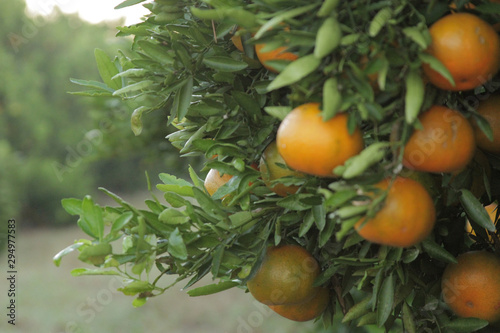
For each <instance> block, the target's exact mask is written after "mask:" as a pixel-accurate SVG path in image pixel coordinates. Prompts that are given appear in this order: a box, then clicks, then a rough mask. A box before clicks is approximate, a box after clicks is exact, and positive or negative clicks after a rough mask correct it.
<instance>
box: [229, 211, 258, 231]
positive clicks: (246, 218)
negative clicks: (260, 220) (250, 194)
mask: <svg viewBox="0 0 500 333" xmlns="http://www.w3.org/2000/svg"><path fill="white" fill-rule="evenodd" d="M253 218H254V217H253V214H252V213H251V212H248V211H242V212H237V213H234V214H231V215H230V216H229V220H230V221H231V225H232V226H233V227H241V226H242V225H245V224H246V223H248V222H250V221H252V220H253Z"/></svg>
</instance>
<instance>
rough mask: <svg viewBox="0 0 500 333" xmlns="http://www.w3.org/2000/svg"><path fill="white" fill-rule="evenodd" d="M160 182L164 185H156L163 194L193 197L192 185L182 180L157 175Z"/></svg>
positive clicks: (164, 174)
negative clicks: (171, 193)
mask: <svg viewBox="0 0 500 333" xmlns="http://www.w3.org/2000/svg"><path fill="white" fill-rule="evenodd" d="M159 177H160V179H161V181H162V182H163V183H164V184H159V185H156V188H158V189H159V190H160V191H163V192H174V193H176V194H179V195H181V196H189V197H192V196H193V185H192V184H191V183H189V182H187V181H185V180H184V179H181V178H177V177H175V176H173V175H169V174H167V173H161V174H160V175H159Z"/></svg>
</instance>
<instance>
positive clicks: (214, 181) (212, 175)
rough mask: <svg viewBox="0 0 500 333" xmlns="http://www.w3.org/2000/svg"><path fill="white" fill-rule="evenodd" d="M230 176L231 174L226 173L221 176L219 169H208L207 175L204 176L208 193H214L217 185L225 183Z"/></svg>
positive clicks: (217, 187)
mask: <svg viewBox="0 0 500 333" xmlns="http://www.w3.org/2000/svg"><path fill="white" fill-rule="evenodd" d="M231 178H233V176H232V175H229V174H227V173H226V174H224V175H222V176H221V174H220V173H219V171H217V170H216V169H210V171H209V172H208V173H207V176H206V177H205V183H204V185H205V188H206V189H207V192H208V194H210V195H214V193H215V192H216V191H217V190H218V189H219V187H221V186H222V185H224V184H225V183H227V182H228V181H229V180H230V179H231Z"/></svg>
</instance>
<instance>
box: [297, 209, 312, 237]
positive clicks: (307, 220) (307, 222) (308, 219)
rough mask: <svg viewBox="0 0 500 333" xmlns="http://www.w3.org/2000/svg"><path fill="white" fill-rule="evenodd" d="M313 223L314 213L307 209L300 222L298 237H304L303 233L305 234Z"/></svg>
mask: <svg viewBox="0 0 500 333" xmlns="http://www.w3.org/2000/svg"><path fill="white" fill-rule="evenodd" d="M313 224H314V215H313V213H312V211H309V212H307V213H306V215H305V216H304V220H303V221H302V223H301V224H300V228H299V237H304V235H305V234H307V232H308V231H309V229H311V227H312V226H313Z"/></svg>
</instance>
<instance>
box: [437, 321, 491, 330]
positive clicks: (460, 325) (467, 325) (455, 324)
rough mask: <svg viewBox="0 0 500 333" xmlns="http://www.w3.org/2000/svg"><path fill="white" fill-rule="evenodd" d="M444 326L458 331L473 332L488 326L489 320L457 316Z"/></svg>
mask: <svg viewBox="0 0 500 333" xmlns="http://www.w3.org/2000/svg"><path fill="white" fill-rule="evenodd" d="M443 326H444V327H446V328H449V329H450V330H452V331H453V332H456V333H472V332H477V331H478V330H480V329H481V328H484V327H486V326H488V322H487V321H486V320H483V319H478V318H457V319H454V320H451V321H449V322H448V323H446V324H444V325H443Z"/></svg>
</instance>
